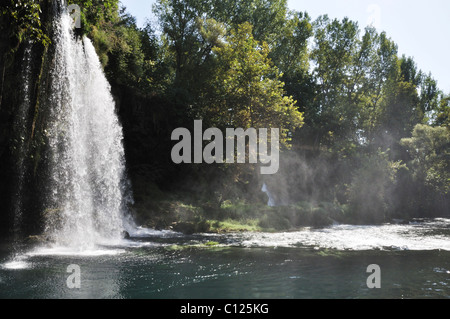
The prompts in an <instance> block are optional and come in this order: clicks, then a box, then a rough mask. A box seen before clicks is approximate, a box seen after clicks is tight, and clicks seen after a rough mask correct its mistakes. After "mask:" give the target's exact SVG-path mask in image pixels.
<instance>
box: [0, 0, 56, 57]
mask: <svg viewBox="0 0 450 319" xmlns="http://www.w3.org/2000/svg"><path fill="white" fill-rule="evenodd" d="M6 1H8V3H7V4H6V5H5V6H4V7H3V9H2V15H3V18H2V19H1V20H2V24H3V25H4V27H5V28H7V29H8V30H10V31H9V32H10V34H9V37H10V38H16V39H17V40H18V43H20V42H22V40H23V39H24V38H29V39H31V40H34V41H37V42H40V43H42V44H43V45H44V46H47V45H48V44H49V43H50V39H49V37H48V36H47V35H46V34H45V33H44V30H43V29H42V23H41V17H40V14H41V13H42V11H41V7H40V5H39V2H37V1H33V0H6ZM13 49H15V48H13Z"/></svg>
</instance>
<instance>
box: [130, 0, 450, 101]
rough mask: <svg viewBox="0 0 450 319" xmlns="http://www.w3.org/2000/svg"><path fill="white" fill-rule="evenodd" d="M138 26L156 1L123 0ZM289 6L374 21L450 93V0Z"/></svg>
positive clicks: (303, 1) (334, 0)
mask: <svg viewBox="0 0 450 319" xmlns="http://www.w3.org/2000/svg"><path fill="white" fill-rule="evenodd" d="M121 2H122V4H123V5H124V6H125V7H126V8H127V11H128V12H129V13H130V14H131V15H133V16H135V17H136V19H137V23H138V26H143V25H144V24H145V22H146V20H147V19H150V20H151V21H156V19H155V17H154V16H153V15H152V5H153V3H155V0H121ZM288 5H289V8H290V9H292V10H296V11H306V12H308V14H309V15H310V16H311V17H312V19H313V20H315V19H316V18H317V17H318V16H319V15H322V14H328V16H329V17H330V18H338V19H342V18H344V17H348V18H349V19H351V20H353V21H357V22H358V23H359V26H360V28H361V29H363V28H365V27H366V26H367V25H369V24H372V25H373V26H375V27H376V28H377V30H378V31H379V32H381V31H385V32H386V34H387V35H388V37H390V38H391V39H392V40H393V41H394V42H395V43H397V45H398V50H399V54H400V55H402V54H405V55H406V56H411V57H413V58H414V60H415V61H416V63H417V66H418V68H419V69H421V70H422V71H423V72H425V73H429V72H431V74H432V76H433V77H434V78H435V79H436V80H437V82H438V87H439V88H440V89H441V90H442V91H444V92H445V93H447V94H448V93H450V1H448V0H426V1H424V0H288Z"/></svg>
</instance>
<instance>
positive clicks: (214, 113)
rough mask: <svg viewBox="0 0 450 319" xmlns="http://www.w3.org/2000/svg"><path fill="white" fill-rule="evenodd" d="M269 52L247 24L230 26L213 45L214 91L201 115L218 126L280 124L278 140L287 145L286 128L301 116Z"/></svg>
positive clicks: (296, 124) (294, 125) (299, 122)
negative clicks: (224, 36) (224, 40)
mask: <svg viewBox="0 0 450 319" xmlns="http://www.w3.org/2000/svg"><path fill="white" fill-rule="evenodd" d="M269 52H270V50H269V47H268V45H267V44H266V43H265V42H263V43H259V42H258V41H257V40H255V39H254V38H253V36H252V26H251V25H250V24H248V23H244V24H242V25H240V26H239V27H238V30H237V31H234V30H232V31H231V33H230V35H229V36H228V37H227V44H226V45H223V46H222V47H215V48H214V53H215V54H216V55H217V61H218V62H217V69H216V72H215V79H214V85H213V87H214V92H213V97H212V98H210V99H208V102H209V106H208V107H206V108H205V111H204V114H205V115H204V116H205V117H206V118H207V119H209V122H210V123H212V124H213V125H216V126H218V127H242V128H244V129H247V128H249V127H254V128H260V127H265V128H268V127H275V128H280V131H281V132H280V135H281V141H282V143H283V144H285V145H288V144H289V140H290V138H289V136H290V135H289V132H292V131H293V130H295V129H296V128H298V127H300V126H301V125H302V124H303V117H302V114H301V113H300V112H299V111H298V109H297V107H296V105H295V101H294V100H293V99H292V97H288V96H285V95H284V89H283V88H284V83H283V82H281V80H280V76H281V74H280V72H279V70H278V69H277V68H276V67H275V66H273V64H272V62H271V60H270V59H269V57H268V55H269ZM207 96H208V95H207Z"/></svg>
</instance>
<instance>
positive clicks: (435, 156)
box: [401, 124, 450, 194]
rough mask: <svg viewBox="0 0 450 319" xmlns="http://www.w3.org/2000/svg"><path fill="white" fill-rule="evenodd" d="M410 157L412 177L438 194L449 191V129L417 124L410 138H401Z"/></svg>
mask: <svg viewBox="0 0 450 319" xmlns="http://www.w3.org/2000/svg"><path fill="white" fill-rule="evenodd" d="M401 145H402V146H403V147H405V148H406V150H407V152H408V154H409V155H410V157H411V161H410V162H409V163H408V165H409V166H410V167H411V168H412V169H413V172H414V177H415V178H416V179H417V180H419V181H420V182H421V183H423V184H425V185H426V186H429V187H431V188H433V190H434V191H435V192H437V193H440V194H449V193H450V131H449V130H448V128H445V127H431V126H427V125H422V124H418V125H417V126H416V127H415V128H414V131H413V133H412V137H411V138H405V139H402V140H401Z"/></svg>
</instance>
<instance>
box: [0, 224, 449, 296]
mask: <svg viewBox="0 0 450 319" xmlns="http://www.w3.org/2000/svg"><path fill="white" fill-rule="evenodd" d="M132 236H133V237H132V239H130V240H123V241H122V242H120V243H116V244H115V245H109V246H95V247H92V249H86V248H83V250H78V249H74V248H68V247H54V246H53V247H52V246H43V247H36V248H29V249H28V250H27V249H25V250H24V252H23V253H22V254H19V255H18V256H16V257H15V258H13V257H11V255H10V253H8V252H7V251H3V252H2V255H1V256H0V263H1V265H0V298H170V299H172V298H188V299H189V298H200V299H207V298H244V299H249V298H250V299H259V298H264V299H266V298H271V299H273V298H275V299H285V298H395V299H397V298H449V297H450V287H449V285H450V245H449V239H450V220H448V219H435V220H420V221H416V222H414V223H411V224H409V225H383V226H349V225H337V226H333V227H330V228H325V229H304V230H302V231H298V232H289V233H241V234H224V235H211V234H198V235H192V236H184V235H182V234H179V233H174V232H165V231H154V230H148V229H137V230H136V231H135V232H134V233H132ZM211 242H217V243H218V245H213V246H211V244H212V243H211ZM207 243H209V244H208V245H206V244H207ZM71 264H76V265H79V266H80V270H81V277H80V283H81V287H80V288H79V289H69V288H68V286H67V278H68V277H69V276H70V275H71V274H70V273H67V267H68V266H69V265H71ZM371 264H377V265H379V266H380V268H381V288H380V289H369V288H368V287H367V283H366V280H367V277H368V276H369V275H370V274H369V273H367V272H366V270H367V266H368V265H371Z"/></svg>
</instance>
